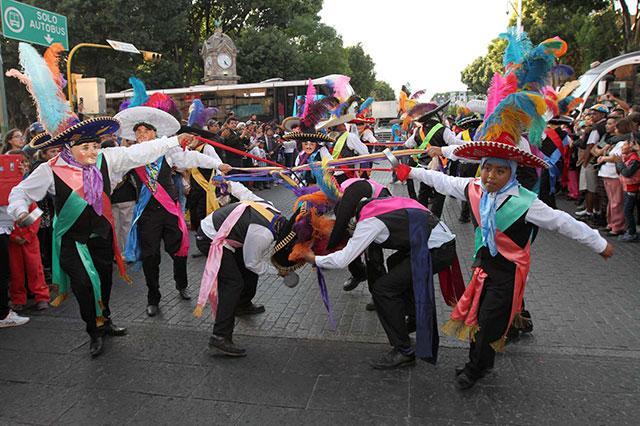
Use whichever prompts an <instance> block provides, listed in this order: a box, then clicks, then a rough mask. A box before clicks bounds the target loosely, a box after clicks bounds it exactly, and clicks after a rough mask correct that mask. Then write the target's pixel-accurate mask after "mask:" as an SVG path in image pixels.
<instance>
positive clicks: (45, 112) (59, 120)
mask: <svg viewBox="0 0 640 426" xmlns="http://www.w3.org/2000/svg"><path fill="white" fill-rule="evenodd" d="M56 49H58V48H57V47H56V48H54V50H53V51H52V52H50V53H49V54H48V56H49V57H50V58H53V57H54V56H55V55H56V54H55V51H56ZM18 51H19V53H20V66H21V67H22V69H23V72H19V71H17V70H9V71H7V76H9V77H15V78H18V79H19V80H20V82H21V83H23V84H24V85H26V87H27V90H28V91H29V93H30V94H31V97H32V98H33V101H34V103H35V105H36V109H37V112H38V121H39V122H40V123H42V125H43V126H44V128H45V130H46V131H47V133H49V134H51V135H53V136H55V135H57V134H58V133H60V132H62V131H63V130H65V129H67V128H68V127H69V126H70V125H71V124H72V123H77V122H78V121H79V120H78V117H77V116H76V115H75V114H74V113H73V111H72V110H71V107H70V106H69V103H68V102H67V100H66V98H65V96H64V93H63V91H62V88H61V87H60V86H59V85H58V84H59V82H60V79H59V78H58V80H57V81H56V78H55V76H54V75H53V74H52V73H51V68H50V65H49V63H47V62H46V61H45V59H44V58H43V57H42V56H40V54H39V53H38V52H37V51H36V49H35V48H34V47H33V46H31V45H30V44H27V43H20V44H19V46H18ZM50 63H53V62H50Z"/></svg>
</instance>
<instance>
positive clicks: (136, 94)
mask: <svg viewBox="0 0 640 426" xmlns="http://www.w3.org/2000/svg"><path fill="white" fill-rule="evenodd" d="M129 84H130V85H131V87H133V96H132V97H131V102H130V103H129V108H131V107H136V106H140V105H144V104H145V103H146V102H147V100H148V99H149V95H147V88H146V87H145V86H144V82H143V81H142V80H140V79H139V78H136V77H129Z"/></svg>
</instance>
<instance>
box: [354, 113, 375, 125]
mask: <svg viewBox="0 0 640 426" xmlns="http://www.w3.org/2000/svg"><path fill="white" fill-rule="evenodd" d="M375 122H376V119H375V118H374V117H365V116H364V115H360V114H358V115H357V116H356V118H354V119H353V120H351V121H349V123H351V124H375Z"/></svg>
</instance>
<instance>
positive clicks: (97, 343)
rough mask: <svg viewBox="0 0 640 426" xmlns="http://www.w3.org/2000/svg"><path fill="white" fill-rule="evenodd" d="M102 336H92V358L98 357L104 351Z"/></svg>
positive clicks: (90, 347)
mask: <svg viewBox="0 0 640 426" xmlns="http://www.w3.org/2000/svg"><path fill="white" fill-rule="evenodd" d="M102 348H103V346H102V336H91V343H89V354H90V355H91V357H92V358H95V357H97V356H98V355H100V354H101V353H102Z"/></svg>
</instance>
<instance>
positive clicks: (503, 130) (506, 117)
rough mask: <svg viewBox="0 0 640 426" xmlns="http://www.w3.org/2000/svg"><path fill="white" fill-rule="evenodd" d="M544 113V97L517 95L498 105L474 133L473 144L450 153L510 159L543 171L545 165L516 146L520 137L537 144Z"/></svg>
mask: <svg viewBox="0 0 640 426" xmlns="http://www.w3.org/2000/svg"><path fill="white" fill-rule="evenodd" d="M546 110H547V106H546V102H545V99H544V96H542V94H540V93H537V92H527V91H522V92H517V93H512V94H511V95H509V96H507V97H506V98H504V99H503V100H502V102H500V104H498V106H497V107H496V108H495V110H494V111H493V113H492V114H491V115H490V116H488V117H487V118H486V119H485V121H484V122H483V123H482V125H481V126H480V127H479V128H478V130H477V131H476V141H474V142H469V143H466V144H464V145H460V146H459V147H458V148H456V149H455V150H454V151H453V153H454V155H456V156H458V157H461V158H468V159H471V160H481V159H482V158H485V157H494V158H502V159H505V160H512V161H515V162H517V163H518V164H521V165H523V166H529V167H541V168H547V167H548V166H547V163H546V162H545V161H544V160H543V159H541V158H539V157H537V156H535V155H533V154H531V153H530V152H527V151H525V150H523V149H521V148H519V147H518V143H519V142H520V137H521V134H523V133H525V132H528V133H529V141H530V142H531V143H533V144H535V145H539V144H540V139H541V137H542V133H543V132H544V129H545V127H546V121H545V120H544V118H542V116H543V114H545V112H546Z"/></svg>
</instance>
